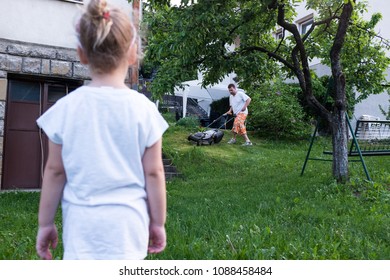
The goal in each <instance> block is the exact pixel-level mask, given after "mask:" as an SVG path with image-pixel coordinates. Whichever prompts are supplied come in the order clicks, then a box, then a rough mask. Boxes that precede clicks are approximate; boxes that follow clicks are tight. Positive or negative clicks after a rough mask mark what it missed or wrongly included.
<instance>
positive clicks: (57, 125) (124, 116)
mask: <svg viewBox="0 0 390 280" xmlns="http://www.w3.org/2000/svg"><path fill="white" fill-rule="evenodd" d="M37 123H38V125H39V126H40V127H41V128H42V129H43V130H44V131H45V133H46V135H47V136H48V137H49V139H50V140H51V141H52V142H54V143H56V144H60V145H62V159H63V163H64V168H65V172H66V177H67V182H66V185H65V188H64V193H63V198H62V211H63V241H64V259H143V258H145V257H146V254H147V245H148V232H149V230H148V227H149V216H148V210H147V203H146V200H147V197H146V190H145V178H144V172H143V167H142V156H143V154H144V152H145V149H146V148H147V147H150V146H152V145H153V144H155V143H156V142H157V141H158V140H159V139H160V138H161V136H162V134H163V133H164V132H165V130H166V129H167V128H168V124H167V123H166V121H165V120H164V119H163V118H162V117H161V115H160V114H159V112H158V110H157V108H156V106H155V104H154V103H152V102H151V101H149V100H148V99H147V98H146V97H145V96H144V95H142V94H140V93H138V92H136V91H134V90H130V89H114V88H109V87H101V88H95V87H88V86H83V87H81V88H78V89H77V90H75V91H74V92H72V93H70V94H68V95H67V96H66V97H64V98H62V99H60V100H59V101H57V102H56V104H54V105H53V107H51V108H50V109H49V110H48V111H47V112H45V113H44V114H43V115H42V116H41V117H40V118H39V119H38V120H37Z"/></svg>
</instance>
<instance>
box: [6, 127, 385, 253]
mask: <svg viewBox="0 0 390 280" xmlns="http://www.w3.org/2000/svg"><path fill="white" fill-rule="evenodd" d="M170 125H171V126H170V128H169V130H168V131H167V132H166V133H165V135H164V140H163V151H164V154H165V155H167V156H168V157H170V158H171V159H172V160H173V163H174V165H175V166H176V167H177V169H178V171H179V172H180V173H181V175H180V176H179V177H177V178H174V179H173V180H170V181H168V183H167V197H168V216H167V225H166V228H167V236H168V245H167V248H166V250H165V251H164V252H163V253H162V254H159V255H153V256H149V257H148V259H153V260H226V259H229V260H236V259H252V260H253V259H266V260H283V259H294V260H307V259H314V260H321V259H329V260H339V259H342V260H346V259H354V260H360V259H361V260H378V259H382V260H383V259H386V260H388V259H390V160H389V157H388V156H382V157H367V158H365V161H366V165H367V167H368V170H369V172H370V175H371V177H372V179H373V182H368V181H366V177H365V174H364V171H363V168H362V165H361V163H360V162H354V163H350V171H351V181H350V183H348V184H346V185H339V184H337V183H336V182H335V181H334V180H333V179H332V176H331V162H319V161H309V162H308V164H307V167H306V170H305V174H304V175H303V176H301V175H300V173H301V169H302V165H303V162H304V159H305V156H306V152H307V149H308V146H309V139H304V140H295V141H282V140H278V141H276V140H269V139H264V138H259V137H257V136H256V135H250V136H251V140H252V141H253V143H254V145H253V146H251V147H242V146H241V145H240V144H235V145H228V144H227V141H228V140H229V139H230V132H229V131H226V132H225V136H224V138H223V139H222V142H220V143H219V144H215V145H211V146H196V145H194V144H192V143H190V142H189V141H188V140H187V136H188V135H189V133H191V132H195V131H194V129H197V128H196V127H190V128H189V127H181V126H177V125H175V124H174V123H173V122H171V123H170ZM240 140H241V139H240ZM320 142H323V141H318V143H317V144H315V145H314V147H313V155H314V154H318V155H321V154H322V150H323V148H324V145H323V144H322V143H321V144H320ZM38 202H39V192H2V193H0V259H3V260H4V259H11V260H20V259H37V256H36V254H35V234H36V225H37V210H38ZM113 219H115V217H113ZM57 220H58V223H57V224H58V227H59V231H61V219H60V212H58V215H57ZM54 256H55V258H56V259H61V256H62V246H61V243H60V244H59V247H58V249H57V250H55V252H54Z"/></svg>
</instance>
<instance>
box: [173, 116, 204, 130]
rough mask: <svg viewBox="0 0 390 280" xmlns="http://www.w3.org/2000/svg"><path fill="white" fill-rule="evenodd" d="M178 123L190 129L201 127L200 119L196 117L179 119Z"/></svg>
mask: <svg viewBox="0 0 390 280" xmlns="http://www.w3.org/2000/svg"><path fill="white" fill-rule="evenodd" d="M176 125H178V126H182V127H185V128H188V129H197V128H199V125H200V123H199V119H198V118H195V117H186V118H182V119H180V120H178V121H177V122H176Z"/></svg>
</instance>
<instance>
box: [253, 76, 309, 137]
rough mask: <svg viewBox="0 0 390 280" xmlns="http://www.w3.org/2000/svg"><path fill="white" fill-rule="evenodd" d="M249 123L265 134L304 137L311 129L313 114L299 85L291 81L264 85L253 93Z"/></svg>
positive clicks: (259, 132) (261, 133)
mask: <svg viewBox="0 0 390 280" xmlns="http://www.w3.org/2000/svg"><path fill="white" fill-rule="evenodd" d="M251 98H252V102H251V104H250V105H249V107H250V114H249V117H248V126H249V127H253V128H254V129H255V131H256V132H257V133H258V134H260V135H264V136H270V137H278V138H301V137H304V136H307V135H308V134H309V133H310V131H311V129H312V128H311V125H310V118H309V117H308V115H307V114H306V113H305V112H304V110H303V108H302V106H301V105H300V103H299V100H298V97H297V91H296V87H295V86H293V85H288V84H278V83H276V84H272V85H264V86H262V88H261V89H260V90H259V91H258V92H256V93H252V94H251Z"/></svg>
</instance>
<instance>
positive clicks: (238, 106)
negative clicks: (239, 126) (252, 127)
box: [229, 91, 249, 115]
mask: <svg viewBox="0 0 390 280" xmlns="http://www.w3.org/2000/svg"><path fill="white" fill-rule="evenodd" d="M248 99H249V96H248V95H246V94H245V93H244V92H243V91H237V93H236V95H232V94H231V95H230V96H229V104H230V106H231V107H232V108H233V114H235V115H237V114H238V113H244V114H245V115H247V114H248V108H246V109H245V111H242V112H241V110H242V108H243V107H244V104H245V102H246V101H247V100H248Z"/></svg>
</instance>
